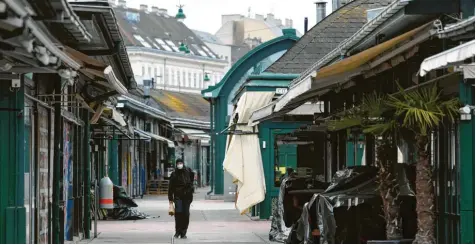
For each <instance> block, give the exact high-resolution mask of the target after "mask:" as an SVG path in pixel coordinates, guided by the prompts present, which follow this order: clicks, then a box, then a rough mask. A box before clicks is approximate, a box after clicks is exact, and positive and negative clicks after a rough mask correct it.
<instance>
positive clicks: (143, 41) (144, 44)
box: [134, 35, 152, 48]
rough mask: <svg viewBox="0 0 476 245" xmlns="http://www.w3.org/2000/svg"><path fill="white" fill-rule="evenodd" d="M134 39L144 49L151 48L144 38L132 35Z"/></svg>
mask: <svg viewBox="0 0 476 245" xmlns="http://www.w3.org/2000/svg"><path fill="white" fill-rule="evenodd" d="M134 38H135V39H137V40H138V41H139V42H140V43H141V44H142V46H144V47H146V48H152V46H150V44H149V43H148V42H146V41H145V40H144V38H142V37H141V36H139V35H134Z"/></svg>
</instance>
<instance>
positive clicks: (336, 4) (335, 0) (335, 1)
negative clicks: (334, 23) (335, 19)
mask: <svg viewBox="0 0 476 245" xmlns="http://www.w3.org/2000/svg"><path fill="white" fill-rule="evenodd" d="M340 6H341V2H340V0H332V12H334V11H336V9H338V8H340Z"/></svg>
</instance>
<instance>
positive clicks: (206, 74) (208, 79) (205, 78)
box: [203, 73, 210, 82]
mask: <svg viewBox="0 0 476 245" xmlns="http://www.w3.org/2000/svg"><path fill="white" fill-rule="evenodd" d="M203 81H205V82H210V78H209V77H208V73H205V77H204V78H203Z"/></svg>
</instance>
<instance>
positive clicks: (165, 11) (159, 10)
mask: <svg viewBox="0 0 476 245" xmlns="http://www.w3.org/2000/svg"><path fill="white" fill-rule="evenodd" d="M158 13H159V14H167V9H158Z"/></svg>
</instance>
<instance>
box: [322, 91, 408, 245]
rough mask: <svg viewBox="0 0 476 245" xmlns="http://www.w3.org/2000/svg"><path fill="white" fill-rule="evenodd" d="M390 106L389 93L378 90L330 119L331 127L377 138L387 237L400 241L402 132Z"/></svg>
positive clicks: (379, 178) (380, 187)
mask: <svg viewBox="0 0 476 245" xmlns="http://www.w3.org/2000/svg"><path fill="white" fill-rule="evenodd" d="M389 109H390V108H389V107H388V105H387V97H386V96H384V95H379V94H377V93H373V94H369V95H366V96H364V98H363V100H362V103H361V104H360V105H359V106H357V107H354V108H351V109H349V110H347V111H346V112H345V113H344V115H343V116H342V118H341V119H339V120H333V121H330V123H329V129H330V130H341V129H344V128H350V127H360V128H362V129H363V133H365V134H367V135H371V136H373V137H375V139H376V141H375V142H376V145H377V165H378V166H379V172H378V182H379V193H380V197H381V198H382V204H383V213H384V217H385V222H386V237H387V239H389V240H398V239H401V238H402V229H401V219H400V206H399V204H398V203H397V198H398V189H397V181H396V176H395V171H394V170H395V164H396V163H397V155H396V153H397V145H396V142H397V141H398V140H400V137H399V136H400V135H401V133H399V131H400V127H398V124H397V122H396V120H395V117H394V116H393V114H392V113H391V112H389Z"/></svg>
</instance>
